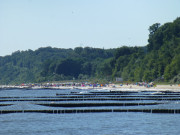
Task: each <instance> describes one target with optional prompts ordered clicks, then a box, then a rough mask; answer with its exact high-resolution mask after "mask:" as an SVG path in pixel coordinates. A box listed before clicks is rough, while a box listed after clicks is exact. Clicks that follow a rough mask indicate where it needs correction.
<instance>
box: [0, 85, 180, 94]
mask: <svg viewBox="0 0 180 135" xmlns="http://www.w3.org/2000/svg"><path fill="white" fill-rule="evenodd" d="M13 89H27V90H38V89H52V90H53V89H57V90H62V89H74V90H76V89H79V90H90V89H91V90H92V89H93V90H99V91H100V90H110V91H173V92H180V85H177V84H176V85H156V86H153V87H149V88H147V87H145V86H138V85H133V84H128V85H123V86H121V85H120V84H114V85H109V86H102V87H92V86H48V87H47V86H33V87H32V86H31V87H30V86H13V85H0V90H13Z"/></svg>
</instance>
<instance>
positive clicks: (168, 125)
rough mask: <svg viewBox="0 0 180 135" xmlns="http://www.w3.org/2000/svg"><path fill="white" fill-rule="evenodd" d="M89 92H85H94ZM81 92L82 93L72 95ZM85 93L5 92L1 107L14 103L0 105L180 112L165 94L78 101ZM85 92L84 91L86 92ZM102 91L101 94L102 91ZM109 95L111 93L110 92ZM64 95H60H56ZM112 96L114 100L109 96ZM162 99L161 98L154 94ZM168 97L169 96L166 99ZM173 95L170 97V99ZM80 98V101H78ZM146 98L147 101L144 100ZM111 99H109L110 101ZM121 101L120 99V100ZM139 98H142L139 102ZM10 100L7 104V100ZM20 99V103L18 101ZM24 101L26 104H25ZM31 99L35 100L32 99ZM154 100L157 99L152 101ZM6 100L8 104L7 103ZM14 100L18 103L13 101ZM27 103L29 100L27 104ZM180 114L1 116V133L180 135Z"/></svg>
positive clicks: (115, 113) (17, 90) (146, 93)
mask: <svg viewBox="0 0 180 135" xmlns="http://www.w3.org/2000/svg"><path fill="white" fill-rule="evenodd" d="M90 91H91V90H89V91H87V90H86V91H85V93H87V92H90ZM72 92H73V93H74V92H78V94H77V95H76V94H72ZM79 92H82V90H81V91H80V90H76V91H74V90H19V89H16V90H1V91H0V99H1V104H13V105H10V106H0V111H1V110H22V109H24V110H37V109H38V110H44V109H47V110H48V109H49V110H50V109H51V110H53V109H54V110H56V109H72V107H49V106H41V105H36V104H35V103H49V104H52V103H78V104H79V103H153V102H156V103H163V104H158V105H144V106H98V107H73V109H87V108H90V109H94V108H95V109H109V108H110V109H124V108H125V109H132V108H133V109H134V108H135V109H142V108H144V109H153V108H155V109H157V108H162V109H164V108H167V109H180V102H179V99H178V100H175V101H174V100H173V101H171V100H168V98H171V99H173V98H178V96H179V95H177V97H173V96H175V95H163V96H164V97H163V100H160V101H159V100H143V99H145V98H149V99H151V98H152V95H149V94H150V93H151V92H140V93H133V92H130V93H127V94H125V93H121V94H120V93H117V95H116V94H114V93H113V94H112V95H108V94H109V93H108V94H107V95H106V93H105V95H101V96H102V97H100V98H106V99H107V100H105V101H98V100H91V99H96V98H99V96H100V95H98V97H96V96H95V97H92V96H94V95H90V96H91V97H85V96H87V95H82V98H84V99H90V100H87V101H76V100H75V99H81V94H79ZM83 92H84V91H83ZM98 92H99V91H98ZM106 92H107V91H106ZM57 93H59V94H62V95H60V96H59V95H58V96H59V97H58V96H56V94H57ZM98 94H99V93H98ZM63 96H67V98H68V99H69V98H70V97H71V98H73V101H48V99H51V100H53V99H57V98H58V99H67V98H66V97H63ZM109 96H110V97H109ZM115 96H122V97H119V98H125V100H123V101H116V100H115V101H114V100H110V99H113V98H115ZM153 96H157V97H158V98H160V99H161V98H162V97H161V95H154V94H153ZM165 96H168V97H165ZM169 96H170V97H169ZM75 97H76V98H75ZM127 97H128V98H134V99H135V100H132V101H131V100H130V101H129V100H127V101H126V98H127ZM142 97H143V98H142ZM108 98H109V100H108ZM116 98H117V97H116ZM138 98H142V99H141V100H138ZM8 99H9V100H10V101H6V100H8ZM16 99H17V100H16ZM21 99H23V101H21ZM29 99H31V100H29ZM37 99H40V100H41V99H47V101H33V100H37ZM152 99H154V98H152ZM3 100H4V101H3ZM13 100H14V101H13ZM24 100H25V101H24ZM179 115H180V114H174V113H171V114H169V113H143V112H101V113H97V112H93V113H62V114H56V113H54V114H48V113H34V112H33V113H8V114H0V126H1V130H0V134H3V135H14V134H16V135H24V134H28V135H46V134H47V135H49V134H53V135H59V134H61V135H92V134H96V135H119V134H121V135H134V134H141V135H143V134H148V135H151V134H153V135H159V134H163V135H169V134H179V133H180V128H179V123H180V118H179Z"/></svg>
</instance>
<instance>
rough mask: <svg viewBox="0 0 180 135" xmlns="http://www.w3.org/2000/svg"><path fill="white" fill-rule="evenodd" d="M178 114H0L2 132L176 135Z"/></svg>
mask: <svg viewBox="0 0 180 135" xmlns="http://www.w3.org/2000/svg"><path fill="white" fill-rule="evenodd" d="M179 123H180V118H179V114H151V113H132V112H129V113H128V112H126V113H78V114H44V113H42V114H37V113H13V114H3V115H0V127H1V128H0V134H2V135H145V134H146V135H178V134H179V133H180V128H179Z"/></svg>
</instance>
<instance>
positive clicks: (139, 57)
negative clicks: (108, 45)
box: [0, 18, 180, 84]
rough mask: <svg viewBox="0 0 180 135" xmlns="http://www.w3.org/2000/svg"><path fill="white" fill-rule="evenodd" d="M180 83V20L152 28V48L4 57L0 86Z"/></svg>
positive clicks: (19, 53)
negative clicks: (118, 81)
mask: <svg viewBox="0 0 180 135" xmlns="http://www.w3.org/2000/svg"><path fill="white" fill-rule="evenodd" d="M116 77H121V78H123V80H124V81H134V82H137V81H148V82H149V81H166V82H173V83H179V82H180V18H177V19H176V20H174V21H173V22H170V23H166V24H164V25H161V24H159V23H155V24H153V25H152V26H150V27H149V39H148V44H147V45H146V46H143V47H127V46H122V47H120V48H114V49H101V48H92V47H84V48H83V47H76V48H75V49H62V48H52V47H44V48H39V49H37V50H35V51H32V50H27V51H16V52H14V53H12V54H11V55H8V56H4V57H0V84H11V83H28V82H45V81H62V80H73V79H79V80H80V79H89V78H98V79H107V80H111V81H112V80H114V79H115V78H116Z"/></svg>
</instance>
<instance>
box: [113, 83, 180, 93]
mask: <svg viewBox="0 0 180 135" xmlns="http://www.w3.org/2000/svg"><path fill="white" fill-rule="evenodd" d="M112 90H115V91H116V90H121V91H173V92H180V86H179V85H156V86H155V87H150V88H146V87H144V86H137V85H132V84H129V85H123V86H120V85H115V88H112Z"/></svg>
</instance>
